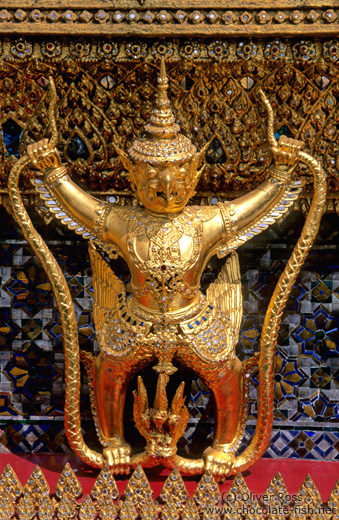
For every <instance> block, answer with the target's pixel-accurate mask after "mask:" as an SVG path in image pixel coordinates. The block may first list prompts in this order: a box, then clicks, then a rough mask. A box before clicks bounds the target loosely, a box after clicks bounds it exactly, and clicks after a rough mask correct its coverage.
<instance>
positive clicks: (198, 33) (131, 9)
mask: <svg viewBox="0 0 339 520" xmlns="http://www.w3.org/2000/svg"><path fill="white" fill-rule="evenodd" d="M37 4H38V7H39V8H34V6H33V2H28V1H19V0H7V2H6V1H5V2H2V5H1V9H0V34H3V35H6V34H8V35H9V34H10V35H33V34H34V35H58V36H60V35H68V36H69V35H70V34H72V35H73V36H75V35H78V36H95V37H98V36H106V37H107V36H114V37H129V36H133V37H135V36H139V37H145V38H161V37H187V36H194V37H214V38H215V37H233V38H234V37H246V36H253V37H293V36H301V35H302V36H306V37H307V36H312V37H313V38H321V37H336V36H337V35H338V33H339V6H338V5H337V2H333V1H324V2H319V1H307V0H306V1H304V2H303V4H302V6H299V9H295V8H293V7H291V2H287V1H286V0H282V1H281V2H279V6H278V7H277V3H276V2H273V1H269V2H263V1H259V0H252V1H251V2H241V4H242V5H239V2H235V1H234V0H233V1H231V2H228V3H227V6H225V3H224V2H223V1H221V0H214V1H213V0H212V1H210V2H208V5H206V3H204V2H202V1H200V0H190V1H188V2H185V3H184V5H183V2H179V1H178V0H174V1H172V2H171V1H170V0H162V1H161V2H159V3H158V4H157V5H154V2H152V1H151V0H140V2H138V1H137V0H129V1H127V0H120V1H119V0H115V1H114V0H113V1H112V4H111V5H107V3H106V2H104V1H97V2H90V1H88V0H84V1H83V2H81V3H80V2H79V1H78V0H76V1H75V0H73V1H72V0H71V1H69V2H67V7H66V6H65V7H63V6H60V2H57V1H51V0H45V1H40V2H37Z"/></svg>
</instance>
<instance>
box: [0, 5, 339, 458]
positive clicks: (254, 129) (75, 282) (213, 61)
mask: <svg viewBox="0 0 339 520" xmlns="http://www.w3.org/2000/svg"><path fill="white" fill-rule="evenodd" d="M30 4H31V2H23V1H19V0H11V1H7V2H2V4H1V8H0V64H1V66H0V124H1V129H2V131H1V132H0V193H1V203H2V207H1V208H0V216H1V226H0V236H1V245H2V247H1V250H0V255H1V267H0V277H1V280H0V282H1V295H0V297H1V309H0V320H1V321H0V346H1V350H0V363H1V375H0V428H1V429H2V431H3V433H2V435H1V437H0V440H1V442H2V443H3V444H4V445H5V446H7V448H9V449H10V450H11V451H14V452H22V451H35V452H45V451H48V452H67V451H68V450H69V448H68V447H67V441H66V440H65V435H64V429H63V353H62V338H61V330H60V325H59V322H58V312H57V309H56V306H55V304H54V300H53V296H52V294H51V292H50V288H49V282H48V280H47V277H46V275H45V273H44V272H43V271H42V270H41V268H40V266H39V263H38V261H37V260H36V259H35V258H34V257H33V256H32V253H31V251H30V249H29V248H28V247H27V245H26V244H25V242H24V240H23V239H22V236H21V234H20V231H19V230H18V228H17V227H16V225H15V224H14V221H13V219H12V217H11V216H10V209H9V204H8V198H7V189H6V179H7V177H8V173H9V170H10V167H11V166H12V165H13V163H14V162H15V160H16V157H18V155H19V154H21V153H23V152H24V150H25V146H26V144H27V143H30V142H32V141H34V140H38V139H40V138H42V137H45V136H46V135H48V133H49V129H48V118H47V106H48V90H47V89H48V83H49V80H48V77H49V76H50V75H52V76H53V77H54V78H55V82H56V87H57V92H58V97H59V101H58V106H57V123H58V128H59V142H58V148H59V151H60V153H61V155H62V158H63V161H64V162H65V163H66V164H67V165H68V168H69V171H70V172H71V173H72V175H73V178H74V179H75V180H77V182H79V183H81V184H82V185H83V186H85V187H86V188H87V189H88V190H90V191H91V192H92V193H94V194H96V196H98V197H100V198H103V199H105V200H107V198H110V197H112V198H111V199H110V200H112V201H113V200H114V199H115V200H116V201H117V203H118V204H128V203H131V201H132V194H131V191H130V185H129V180H128V176H127V173H126V171H125V170H124V169H123V166H122V164H121V162H120V161H119V159H118V157H117V155H116V153H115V150H114V147H113V146H112V143H113V142H114V143H116V144H118V145H119V146H120V147H122V148H125V147H127V145H128V143H129V142H130V141H131V140H132V139H133V137H134V136H136V135H138V133H139V132H140V130H141V129H142V128H143V126H144V124H145V122H146V121H147V118H148V115H149V111H150V106H151V105H150V103H151V102H152V99H153V95H154V85H155V78H156V74H157V71H158V66H159V57H160V56H161V55H165V56H166V59H167V70H168V76H169V80H170V89H169V96H170V99H171V101H172V104H173V107H174V110H175V113H176V117H177V121H178V122H180V124H181V127H182V132H183V133H184V134H186V135H187V136H189V137H190V138H191V139H192V141H193V142H194V144H196V145H197V146H198V147H199V148H201V147H202V146H204V145H205V144H206V143H209V147H208V150H207V153H206V161H205V163H206V166H205V170H204V173H203V175H202V178H201V181H200V184H199V187H198V190H197V193H198V195H197V199H199V201H201V202H202V203H205V204H214V203H216V202H217V200H225V199H232V198H234V197H237V196H238V195H240V194H243V193H245V192H247V191H249V190H250V189H253V187H255V186H256V185H258V184H259V183H260V182H261V181H262V179H263V178H264V170H265V168H266V167H267V166H268V164H269V163H270V161H271V154H270V150H269V146H268V143H267V138H266V119H267V114H266V111H265V109H264V106H263V104H262V103H261V101H260V99H259V98H258V88H259V87H260V86H261V87H262V88H263V89H264V91H265V92H266V93H267V95H268V97H269V99H270V101H271V103H272V105H273V107H274V111H275V118H276V128H275V129H276V133H277V135H287V136H289V137H294V138H296V139H301V140H303V141H305V143H306V149H307V150H308V151H310V153H311V154H313V155H314V156H316V157H317V158H318V159H319V160H320V161H321V162H322V164H323V166H324V168H325V169H326V172H327V174H328V182H329V195H328V204H327V211H326V214H325V215H324V218H323V221H322V224H321V229H320V232H319V236H318V239H317V241H316V243H315V245H314V247H313V249H312V252H311V253H310V255H309V256H308V258H307V259H306V262H305V265H304V267H303V270H302V272H301V275H300V276H299V278H298V281H297V283H296V285H295V288H294V290H293V291H292V295H291V297H290V299H289V301H288V304H287V307H286V310H285V313H284V317H283V321H282V326H281V329H280V335H279V349H278V352H277V356H276V376H275V405H276V408H275V420H274V426H273V433H272V440H271V445H270V447H269V448H268V450H267V452H266V456H268V457H292V458H308V459H327V460H332V459H338V458H339V432H338V422H339V408H338V401H339V399H338V398H339V272H338V266H339V250H338V241H339V237H338V229H339V218H338V196H337V193H338V188H339V181H338V176H339V153H338V152H339V143H338V128H339V126H338V125H339V109H338V101H339V80H338V78H339V70H338V69H339V40H338V39H337V38H336V35H337V34H338V16H339V10H338V9H337V8H336V4H337V2H333V1H332V2H331V1H327V2H312V1H305V2H303V3H302V6H300V4H301V3H300V2H299V3H298V2H284V1H282V2H279V6H280V10H278V9H277V8H276V7H275V6H274V3H271V4H270V3H269V2H257V1H253V2H252V3H251V5H250V7H248V6H247V7H246V5H245V4H246V2H240V5H239V2H228V6H227V8H225V6H224V5H223V3H222V2H219V1H214V2H208V3H207V2H204V3H203V2H196V1H195V2H193V1H192V2H191V3H185V6H183V5H182V3H181V4H180V3H179V2H165V1H163V2H158V3H157V4H155V3H154V2H148V1H147V0H145V2H144V3H142V4H139V3H138V2H134V1H129V2H120V3H119V2H115V3H114V4H113V3H112V5H111V6H108V5H107V3H106V2H86V1H83V2H82V3H81V5H80V4H79V2H75V1H74V0H72V1H71V2H67V7H63V2H62V1H56V2H47V1H46V2H38V4H39V6H38V5H36V6H34V8H32V7H31V6H30ZM292 4H295V5H294V8H293V7H291V5H292ZM40 6H41V7H40ZM33 173H34V172H33V171H28V172H27V173H26V175H25V178H24V179H23V181H22V190H23V191H24V193H25V201H26V203H27V206H28V208H29V210H30V212H31V213H32V214H33V215H34V222H35V224H36V226H37V228H38V229H39V230H40V232H41V233H42V234H43V236H44V237H47V243H48V245H49V246H50V248H51V249H52V251H53V252H54V254H55V255H56V257H57V259H58V261H59V263H60V265H61V267H62V268H63V270H64V272H65V275H66V278H67V280H68V281H69V284H70V287H71V293H72V296H73V298H74V303H75V309H76V315H77V319H78V327H79V336H80V345H81V347H82V348H83V349H85V350H94V349H96V340H95V329H94V324H93V320H92V313H91V309H92V296H91V291H92V288H91V273H90V268H89V262H88V256H87V246H86V244H85V243H84V242H83V241H82V239H81V238H80V237H76V236H74V235H73V234H71V233H70V232H68V230H67V229H64V228H63V227H62V226H61V224H59V223H58V222H56V221H52V220H51V218H50V216H49V215H48V214H47V213H46V212H45V210H44V208H43V207H42V206H41V205H40V202H39V200H38V199H37V198H36V196H35V195H34V194H33V189H32V188H31V184H30V178H31V177H32V175H33ZM298 174H299V175H300V176H301V177H302V178H303V180H304V182H305V185H304V192H303V196H302V198H301V199H300V200H299V202H298V203H297V204H296V206H295V207H294V210H292V211H291V212H290V213H289V215H288V217H287V218H286V219H285V220H283V221H282V222H280V223H279V224H275V225H274V226H273V227H272V228H271V229H270V230H269V231H266V232H265V233H263V234H262V235H260V237H256V238H254V239H253V240H252V241H250V242H248V243H247V244H246V245H244V246H242V248H241V249H240V250H239V253H240V257H241V269H242V280H243V295H244V300H245V301H244V318H243V323H242V329H241V334H240V341H239V348H238V355H239V357H240V358H241V359H245V358H247V357H249V356H250V355H251V354H253V352H255V351H257V350H258V348H259V337H260V329H261V326H262V323H263V319H264V315H265V310H266V308H267V305H268V302H269V298H270V295H271V294H272V292H273V287H274V284H275V283H276V281H277V279H278V277H279V274H280V273H281V271H282V269H283V267H284V265H285V263H286V261H287V259H288V256H289V254H290V252H291V250H292V248H293V245H294V244H295V242H296V240H297V238H298V236H299V234H300V231H301V227H302V224H303V221H304V218H305V212H306V211H307V209H308V207H309V200H310V197H311V195H312V182H311V181H310V177H309V176H308V174H307V171H306V170H305V169H304V168H301V169H299V171H298ZM113 197H114V199H113ZM218 262H219V261H216V260H212V261H211V262H210V264H209V265H208V266H207V269H206V273H205V275H204V277H203V280H202V285H203V287H205V288H206V287H207V286H208V284H209V283H210V282H211V281H212V280H213V279H214V277H215V275H216V273H217V268H218V266H219V264H218ZM114 267H115V269H116V271H117V272H119V273H120V274H121V275H122V276H123V277H124V279H125V281H127V280H128V273H127V271H126V268H125V265H123V263H122V262H120V261H117V262H116V263H115V265H114ZM183 376H184V377H185V379H186V380H187V385H189V384H190V383H191V381H192V377H191V375H190V374H183ZM147 377H148V378H150V377H151V374H150V373H148V376H147ZM83 383H84V385H83V397H82V416H83V426H84V432H85V439H86V440H87V441H88V442H89V443H95V434H94V432H93V427H92V423H91V419H90V417H91V415H90V406H89V400H88V396H87V393H86V380H85V376H83ZM256 386H257V375H256V374H255V373H254V374H253V377H252V386H251V388H252V390H251V392H252V396H251V397H252V406H251V419H252V421H251V422H250V424H249V426H248V429H247V434H246V436H245V441H246V440H248V439H249V436H250V435H251V434H252V433H253V428H254V424H255V417H256V403H255V394H256ZM188 394H189V395H188V407H189V410H190V414H191V419H190V422H189V427H188V429H187V431H186V434H185V437H184V439H183V440H182V442H181V447H182V449H183V450H187V451H190V450H191V449H192V448H191V443H192V439H194V443H195V444H196V445H197V446H198V447H199V446H200V441H202V440H203V439H204V438H205V437H206V434H207V435H209V434H210V433H211V428H212V426H213V421H212V419H211V417H210V411H211V407H210V406H209V404H208V401H209V395H208V392H207V390H206V388H205V387H203V385H202V383H201V382H200V381H196V380H194V378H193V381H192V383H191V389H190V391H189V392H188ZM127 421H128V425H129V430H130V432H129V435H132V436H133V435H135V431H134V430H133V429H132V428H133V426H132V425H131V411H130V410H129V411H127Z"/></svg>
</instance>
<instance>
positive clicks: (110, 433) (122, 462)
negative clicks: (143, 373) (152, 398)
mask: <svg viewBox="0 0 339 520" xmlns="http://www.w3.org/2000/svg"><path fill="white" fill-rule="evenodd" d="M150 361H151V359H148V358H147V357H145V358H144V359H140V357H139V356H138V355H137V354H136V355H135V356H132V357H131V358H130V359H128V360H124V361H123V362H122V361H115V360H114V361H113V360H111V359H109V358H107V357H106V356H105V355H104V354H103V353H100V355H99V356H98V357H97V358H96V363H95V388H94V393H95V404H96V412H97V416H96V422H97V427H98V430H99V432H98V433H99V436H100V437H101V439H100V440H101V442H102V443H103V444H104V445H105V446H106V447H105V448H104V450H103V453H104V456H105V458H106V459H107V463H108V465H109V466H111V467H114V471H115V472H117V473H124V472H127V471H128V469H129V468H128V467H129V464H130V455H131V447H130V445H129V444H128V443H127V442H126V441H125V438H124V417H123V416H124V407H125V400H126V392H127V388H128V383H129V381H130V379H131V378H132V377H133V375H134V374H136V373H137V372H138V371H140V370H141V369H142V368H144V367H145V366H146V365H147V364H148V363H149V362H150Z"/></svg>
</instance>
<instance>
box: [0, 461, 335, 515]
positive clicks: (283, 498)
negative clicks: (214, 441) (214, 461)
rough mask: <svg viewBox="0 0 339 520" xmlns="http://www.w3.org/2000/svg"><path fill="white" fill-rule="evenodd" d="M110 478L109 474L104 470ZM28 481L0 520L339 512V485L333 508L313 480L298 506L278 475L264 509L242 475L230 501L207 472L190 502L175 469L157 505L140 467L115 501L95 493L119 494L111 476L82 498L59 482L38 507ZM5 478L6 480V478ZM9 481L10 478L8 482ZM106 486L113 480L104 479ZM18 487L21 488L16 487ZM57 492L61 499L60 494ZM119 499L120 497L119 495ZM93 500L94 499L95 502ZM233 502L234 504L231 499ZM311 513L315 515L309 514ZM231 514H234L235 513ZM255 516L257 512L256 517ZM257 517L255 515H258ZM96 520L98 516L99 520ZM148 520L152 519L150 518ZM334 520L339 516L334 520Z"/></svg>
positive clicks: (14, 491) (75, 484)
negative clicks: (280, 510) (15, 519)
mask: <svg viewBox="0 0 339 520" xmlns="http://www.w3.org/2000/svg"><path fill="white" fill-rule="evenodd" d="M70 471H71V472H72V473H73V474H74V472H73V470H72V468H71V467H70V465H69V464H67V465H66V466H65V467H64V469H63V471H62V474H61V475H60V478H59V481H60V479H64V475H65V474H66V473H67V474H69V473H70ZM103 471H105V472H106V469H105V470H103ZM5 473H6V474H7V475H9V474H11V479H13V481H18V479H17V476H16V474H15V472H14V470H13V469H12V467H11V466H10V465H7V466H6V468H5V469H4V470H3V473H2V475H1V477H0V481H1V480H3V475H4V474H5ZM34 473H35V474H36V475H39V478H38V480H40V479H41V480H42V481H44V482H47V481H46V478H45V476H44V474H43V472H42V470H41V469H40V468H39V467H38V466H37V467H36V468H35V469H34V471H33V473H32V475H33V474H34ZM32 475H31V476H30V477H29V479H28V481H27V483H26V484H25V486H24V488H22V487H21V489H20V492H18V491H17V489H14V488H12V491H11V492H7V494H6V499H5V498H4V497H1V498H0V501H1V500H2V502H1V503H2V504H6V506H4V508H1V510H0V518H1V520H5V519H10V518H11V517H12V516H13V515H16V516H17V517H18V519H20V520H31V519H32V518H33V517H35V516H36V515H37V516H38V518H39V520H54V519H58V520H66V519H67V520H73V519H75V518H79V519H80V520H93V519H94V518H100V519H101V520H114V519H116V520H124V519H127V518H128V519H129V520H131V519H132V518H134V519H137V518H139V517H140V518H142V519H145V520H146V519H153V520H156V519H158V518H159V519H160V518H161V519H163V520H179V515H180V513H179V511H181V518H182V519H194V520H198V519H200V518H201V519H202V520H211V519H212V520H221V519H224V520H225V519H226V520H230V519H232V518H233V519H238V518H239V520H240V519H242V518H246V519H247V518H248V519H251V520H254V518H257V519H259V518H262V514H261V513H259V511H262V510H263V508H265V507H266V508H267V509H266V510H268V511H273V512H272V513H270V514H268V516H267V515H266V517H267V518H269V519H270V520H273V519H274V520H282V519H284V518H286V519H287V518H288V516H289V515H290V518H296V519H298V520H299V519H300V520H301V519H305V518H306V516H305V514H304V513H301V512H300V511H301V510H302V508H303V507H306V508H307V507H308V508H314V511H317V510H321V509H325V510H326V507H329V508H332V510H333V511H336V510H337V509H335V508H337V507H338V496H339V493H338V489H339V480H338V482H336V484H335V486H334V487H333V490H332V492H331V494H330V497H329V499H328V504H327V506H326V504H323V498H326V497H323V498H322V497H321V495H320V493H319V491H318V489H317V487H316V485H315V484H314V482H313V480H312V478H311V477H310V475H307V476H306V478H305V480H304V482H303V484H302V486H301V487H300V489H299V491H298V493H297V495H296V496H297V500H296V501H294V502H291V500H294V498H293V496H290V495H289V494H288V492H287V490H286V486H285V483H284V481H283V478H282V476H281V474H280V473H277V474H276V475H275V477H274V478H273V479H272V480H271V482H270V484H269V486H268V488H267V490H266V491H265V493H264V495H263V497H260V503H259V502H258V500H257V496H256V495H255V493H253V492H251V490H250V489H249V487H248V486H247V484H246V481H245V479H244V478H243V476H242V475H241V474H240V473H239V474H238V475H236V476H235V477H234V478H233V481H232V483H231V486H230V488H229V490H228V492H227V500H226V499H225V498H223V497H224V494H223V492H222V491H223V488H222V487H220V486H219V485H218V484H217V482H216V481H215V480H214V478H213V475H212V474H211V472H209V471H207V472H205V473H204V475H203V476H202V477H201V479H200V480H199V482H198V483H197V485H196V489H195V491H194V493H193V496H192V497H191V498H190V497H189V494H188V493H187V490H186V486H185V483H184V481H183V479H182V477H181V475H180V473H179V472H178V471H177V470H176V469H174V470H173V471H172V472H171V474H170V475H169V476H168V477H167V479H166V481H165V483H164V486H163V488H162V490H161V492H160V495H159V497H158V498H157V500H156V502H153V498H152V495H153V491H152V489H151V486H150V483H149V481H148V479H147V476H146V474H145V473H144V471H143V469H142V467H141V466H138V467H137V468H136V470H135V471H134V473H133V474H132V475H131V477H130V478H129V480H128V483H127V486H126V488H125V491H124V493H123V495H122V496H121V497H119V495H116V496H115V497H114V498H113V497H112V494H111V493H107V494H106V493H104V495H103V496H104V497H105V498H104V499H103V500H101V496H102V495H100V494H98V495H95V492H96V491H97V490H98V489H99V488H100V489H106V490H112V489H114V490H115V489H117V488H116V483H115V480H114V477H113V475H110V476H109V480H112V482H111V483H110V485H109V486H108V487H106V488H102V479H103V478H104V477H103V476H102V472H101V473H100V475H99V476H98V477H97V479H96V481H95V482H94V484H93V487H92V491H91V493H90V495H86V496H85V497H83V498H82V497H81V496H82V488H81V485H80V483H79V482H75V481H74V482H73V484H72V483H71V485H70V488H69V489H67V490H66V489H63V491H62V493H63V494H62V495H61V496H60V490H61V488H60V485H59V482H58V484H57V485H56V487H55V490H54V495H52V494H51V493H50V492H48V493H47V494H46V495H45V496H44V497H43V498H42V499H41V500H40V501H39V502H37V500H36V496H37V494H36V492H35V491H34V488H33V487H32V485H31V483H30V480H31V479H32ZM5 478H6V477H5ZM7 478H8V477H7ZM104 480H108V477H107V479H106V478H104ZM15 487H17V486H15ZM145 490H146V491H145ZM56 491H58V494H57V493H56ZM114 494H115V492H114ZM265 495H268V496H269V501H267V500H265V498H264V497H265ZM91 497H92V498H91ZM232 497H233V498H232ZM279 505H280V506H281V507H285V508H287V510H289V512H288V513H286V514H284V513H275V512H274V509H275V508H277V507H279ZM239 508H240V509H241V510H242V511H248V513H244V514H239V512H238V511H239V510H240V509H239ZM308 510H310V509H308ZM230 511H232V512H230ZM251 511H252V512H251ZM253 511H256V513H253ZM96 515H99V516H98V517H97V516H96ZM147 515H149V516H147ZM312 518H318V519H324V520H326V518H327V516H326V514H323V513H321V512H320V513H315V514H314V516H313V517H312ZM332 518H335V514H334V515H333V516H332Z"/></svg>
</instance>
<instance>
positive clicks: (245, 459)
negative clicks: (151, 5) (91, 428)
mask: <svg viewBox="0 0 339 520" xmlns="http://www.w3.org/2000/svg"><path fill="white" fill-rule="evenodd" d="M49 81H50V91H51V103H50V105H49V110H48V116H49V120H50V124H51V140H50V145H51V147H52V148H53V147H55V146H56V144H57V137H58V134H57V128H56V122H55V117H54V109H55V105H56V100H57V95H56V89H55V85H54V81H53V78H51V77H50V78H49ZM261 95H262V98H263V100H264V103H265V105H266V108H267V110H268V114H269V120H268V139H269V142H270V145H271V146H272V147H277V141H276V139H275V137H274V129H273V121H274V120H273V110H272V107H271V105H270V103H269V101H268V99H267V98H266V97H265V95H264V94H263V93H262V92H261ZM298 158H299V160H300V161H301V162H303V163H304V164H306V165H307V166H308V167H309V169H310V170H311V172H312V174H313V176H314V197H313V201H312V204H311V208H310V211H309V213H308V216H307V218H306V221H305V224H304V227H303V230H302V233H301V236H300V238H299V240H298V242H297V244H296V246H295V248H294V250H293V252H292V255H291V257H290V259H289V261H288V263H287V265H286V267H285V269H284V271H283V273H282V274H281V276H280V278H279V281H278V283H277V285H276V288H275V290H274V293H273V295H272V298H271V300H270V303H269V306H268V309H267V312H266V316H265V321H264V325H263V329H262V333H261V341H260V358H259V389H258V401H259V408H258V420H257V425H256V430H255V434H254V437H253V439H252V441H251V443H250V445H249V446H248V448H247V449H246V450H245V451H244V452H243V453H242V454H241V455H239V456H238V457H236V459H235V463H234V465H233V468H232V470H231V472H230V474H235V473H238V472H239V471H245V470H246V469H247V468H249V467H250V466H251V465H252V464H254V463H255V462H256V461H257V460H258V459H259V458H260V457H261V456H262V454H263V453H264V451H265V450H266V447H267V445H268V443H269V439H270V435H271V429H272V422H273V390H274V381H273V376H274V354H275V351H276V346H277V338H278V331H279V326H280V322H281V317H282V313H283V310H284V308H285V305H286V301H287V299H288V297H289V295H290V292H291V290H292V287H293V285H294V282H295V280H296V277H297V275H298V273H299V271H300V269H301V266H302V264H303V262H304V260H305V258H306V256H307V254H308V252H309V250H310V248H311V246H312V244H313V241H314V239H315V237H316V235H317V233H318V229H319V224H320V220H321V217H322V214H323V211H324V205H325V202H326V180H325V174H324V172H323V170H322V168H321V166H320V164H319V163H318V162H317V161H316V160H315V159H314V158H313V157H311V156H310V155H309V154H307V153H306V152H303V151H300V150H299V151H298ZM28 163H29V158H28V156H27V155H24V156H23V157H21V158H20V159H19V160H18V161H17V163H16V164H15V165H14V167H13V168H12V170H11V172H10V175H9V179H8V190H9V195H10V200H11V205H12V210H13V215H14V217H15V219H16V221H17V222H18V224H19V226H20V228H21V230H22V233H23V235H24V237H25V238H26V240H27V242H28V243H29V245H30V246H31V247H32V249H33V251H34V253H35V255H36V256H37V257H38V259H39V260H40V262H41V264H42V267H43V268H44V270H45V271H46V273H47V276H48V278H49V281H50V283H51V286H52V290H53V293H54V297H55V300H56V302H57V306H58V310H59V313H60V321H61V326H62V330H63V337H64V352H65V373H66V378H65V379H66V387H65V430H66V435H67V438H68V441H69V444H70V446H71V448H72V450H73V451H74V452H75V453H76V455H78V456H79V457H80V458H81V459H82V460H83V461H84V462H86V463H87V464H89V465H91V466H93V467H98V468H102V467H103V466H104V465H105V458H104V457H103V455H101V454H99V453H97V452H95V451H94V450H91V449H90V448H88V446H87V445H86V443H85V441H84V439H83V436H82V433H81V422H80V406H79V402H80V352H79V342H78V333H77V324H76V319H75V313H74V308H73V303H72V298H71V294H70V291H69V288H68V285H67V282H66V280H65V277H64V275H63V273H62V271H61V269H60V267H59V265H58V263H57V261H56V260H55V258H54V256H53V255H52V253H51V252H50V250H49V248H48V247H47V245H46V243H45V242H44V240H43V239H42V237H41V236H40V235H39V233H38V232H37V231H36V230H35V228H34V226H33V224H32V222H31V220H30V218H29V216H28V213H27V211H26V209H25V207H24V204H23V202H22V198H21V195H20V192H19V187H18V184H19V177H20V174H21V172H22V171H23V169H24V168H25V167H26V166H27V165H28ZM250 361H251V360H248V362H247V363H246V366H248V365H249V364H250V363H249V362H250ZM154 462H155V461H154V460H153V461H151V460H149V457H148V455H146V454H140V455H136V456H133V457H132V461H131V465H132V466H135V465H136V464H138V463H144V464H145V465H154ZM158 462H162V463H163V464H164V465H165V466H167V467H169V468H174V467H177V468H178V469H179V470H181V471H182V472H184V473H188V474H189V473H192V474H193V473H201V472H202V471H203V470H204V460H203V459H198V460H190V459H186V458H184V457H180V456H179V455H174V456H172V457H170V458H169V459H159V460H158Z"/></svg>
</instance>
